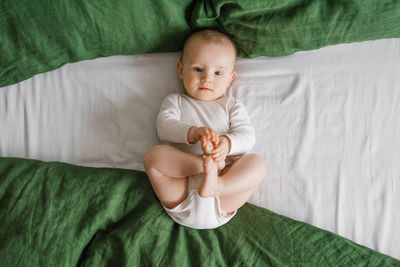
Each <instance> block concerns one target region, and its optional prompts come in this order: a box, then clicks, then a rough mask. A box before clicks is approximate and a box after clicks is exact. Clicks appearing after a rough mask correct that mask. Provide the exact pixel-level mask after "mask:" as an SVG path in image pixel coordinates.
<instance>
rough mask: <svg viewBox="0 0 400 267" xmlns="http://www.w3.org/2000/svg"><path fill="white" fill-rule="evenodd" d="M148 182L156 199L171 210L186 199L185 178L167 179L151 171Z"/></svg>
mask: <svg viewBox="0 0 400 267" xmlns="http://www.w3.org/2000/svg"><path fill="white" fill-rule="evenodd" d="M148 177H149V180H150V182H151V185H152V187H153V190H154V192H155V193H156V195H157V197H158V199H159V200H160V201H161V203H162V204H163V205H164V206H166V207H167V208H173V207H175V206H177V205H178V204H180V203H181V202H182V201H183V200H185V199H186V197H187V194H188V178H187V177H168V176H166V175H164V174H162V173H161V172H158V173H157V170H155V169H153V170H152V171H151V173H148Z"/></svg>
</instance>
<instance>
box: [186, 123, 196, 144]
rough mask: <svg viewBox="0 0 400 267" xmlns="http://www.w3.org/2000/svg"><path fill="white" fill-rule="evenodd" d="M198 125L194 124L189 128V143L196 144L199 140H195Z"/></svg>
mask: <svg viewBox="0 0 400 267" xmlns="http://www.w3.org/2000/svg"><path fill="white" fill-rule="evenodd" d="M196 129H197V127H196V126H192V127H190V128H189V130H188V134H187V141H188V143H189V144H194V143H196V142H197V141H198V140H195V137H194V136H195V133H196Z"/></svg>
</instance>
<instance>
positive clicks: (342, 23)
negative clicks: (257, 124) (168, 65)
mask: <svg viewBox="0 0 400 267" xmlns="http://www.w3.org/2000/svg"><path fill="white" fill-rule="evenodd" d="M202 28H216V29H219V30H221V31H223V32H226V33H228V34H229V35H231V36H232V38H233V40H234V41H235V42H236V44H237V46H238V51H239V56H241V57H257V56H285V55H289V54H292V53H294V52H296V51H302V50H311V49H316V48H320V47H323V46H327V45H332V44H339V43H349V42H359V41H365V40H375V39H382V38H399V37H400V1H389V0H337V1H331V0H286V1H281V0H269V1H265V0H208V1H205V0H193V1H190V0H170V1H158V0H147V1H140V0H119V1H105V0H83V1H82V0H55V1H47V0H2V1H0V87H1V86H6V85H10V84H14V83H17V82H20V81H23V80H25V79H27V78H30V77H32V76H34V75H35V74H38V73H43V72H47V71H51V70H54V69H56V68H58V67H60V66H62V65H64V64H66V63H71V62H77V61H80V60H86V59H94V58H97V57H106V56H111V55H132V54H138V53H152V52H176V51H179V50H181V49H182V45H183V42H184V40H185V38H186V37H187V36H188V34H190V32H192V31H194V30H197V29H202Z"/></svg>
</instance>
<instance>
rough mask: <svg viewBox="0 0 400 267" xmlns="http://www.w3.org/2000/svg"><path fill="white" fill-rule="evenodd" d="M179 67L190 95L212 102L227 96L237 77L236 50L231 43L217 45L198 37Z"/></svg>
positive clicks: (189, 44)
mask: <svg viewBox="0 0 400 267" xmlns="http://www.w3.org/2000/svg"><path fill="white" fill-rule="evenodd" d="M177 67H178V74H179V77H180V78H181V79H182V80H183V85H184V87H185V90H186V92H187V93H188V94H189V95H190V96H192V97H194V98H196V99H198V100H201V101H212V100H215V99H218V98H220V97H221V96H223V95H224V94H225V92H226V90H227V89H228V87H229V86H230V84H231V82H232V80H233V79H234V78H235V75H236V72H235V71H234V67H235V51H234V48H233V47H232V45H231V44H230V43H228V42H224V43H221V44H216V43H210V42H208V41H206V40H203V39H202V38H201V37H194V38H193V39H192V40H191V41H190V42H189V43H188V44H187V45H186V48H185V53H184V55H183V59H182V61H179V62H178V64H177Z"/></svg>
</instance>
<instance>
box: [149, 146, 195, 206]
mask: <svg viewBox="0 0 400 267" xmlns="http://www.w3.org/2000/svg"><path fill="white" fill-rule="evenodd" d="M144 168H145V169H146V173H147V175H148V177H149V179H150V182H151V185H152V187H153V189H154V192H155V193H156V195H157V197H158V199H159V200H160V201H161V202H162V203H163V204H164V206H166V207H168V208H173V207H175V206H177V205H178V204H179V203H181V202H182V201H183V200H185V198H186V197H187V193H188V192H187V183H188V181H187V176H190V175H195V174H199V173H202V172H203V161H202V159H201V156H199V155H193V154H188V153H185V152H182V151H180V150H179V149H176V148H174V147H172V146H168V145H158V146H154V147H152V148H151V149H150V150H149V151H147V153H146V155H145V156H144Z"/></svg>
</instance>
